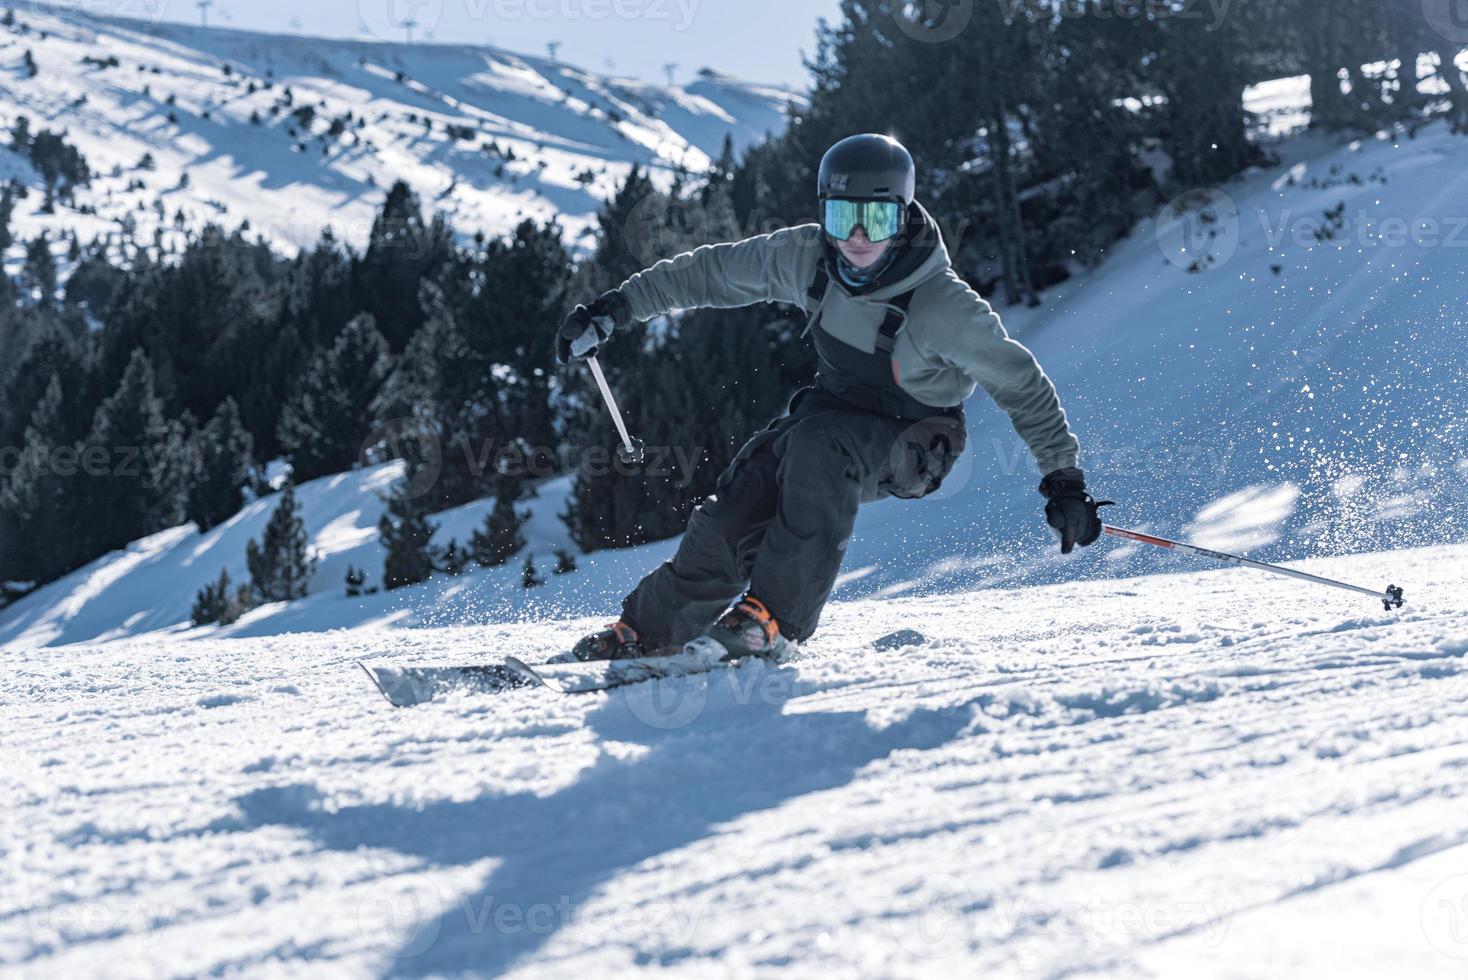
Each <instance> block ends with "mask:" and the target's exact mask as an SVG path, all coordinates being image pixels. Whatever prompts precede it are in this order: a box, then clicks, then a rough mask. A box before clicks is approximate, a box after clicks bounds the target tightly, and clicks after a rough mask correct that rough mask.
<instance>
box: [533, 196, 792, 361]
mask: <svg viewBox="0 0 1468 980" xmlns="http://www.w3.org/2000/svg"><path fill="white" fill-rule="evenodd" d="M820 255H821V240H820V227H819V226H818V225H800V226H797V227H794V228H784V229H781V230H780V231H776V232H773V233H771V234H768V235H758V236H756V237H754V238H746V239H744V240H743V241H739V242H727V243H725V244H722V245H704V246H702V247H700V248H696V249H694V250H693V251H691V252H684V253H683V254H681V255H676V256H674V257H673V258H671V259H665V260H663V261H662V262H659V263H658V264H657V265H654V266H653V267H652V268H650V269H646V270H644V271H642V272H639V273H636V274H635V275H633V276H632V277H631V278H630V279H628V280H627V281H626V282H624V283H623V284H622V285H621V286H619V287H618V288H616V289H613V290H609V291H608V292H605V293H603V294H602V295H601V296H599V297H597V299H596V300H595V301H593V302H592V303H590V304H589V305H587V306H578V307H577V308H576V309H575V310H573V311H572V312H571V314H570V315H569V316H568V317H567V318H566V322H565V323H564V324H563V325H562V326H561V333H560V337H559V338H558V343H557V354H558V356H559V358H560V360H561V363H563V364H565V363H567V362H569V361H570V360H571V359H573V358H580V357H587V356H589V355H591V354H594V353H595V352H596V350H597V347H598V346H599V345H600V344H601V343H602V342H604V341H605V340H606V339H607V338H608V337H610V336H611V335H612V333H613V332H614V331H615V330H617V329H619V328H621V327H625V326H626V325H627V324H628V323H631V322H633V321H635V320H651V319H652V318H654V317H657V316H662V315H663V314H666V313H672V312H673V311H674V310H692V309H699V308H715V309H732V308H734V307H739V306H750V305H752V304H754V303H768V302H781V303H793V304H799V303H800V302H801V300H802V298H803V297H804V296H805V291H806V289H807V288H808V287H809V285H810V281H811V279H812V278H813V277H814V275H815V267H816V264H817V262H818V261H819V259H820Z"/></svg>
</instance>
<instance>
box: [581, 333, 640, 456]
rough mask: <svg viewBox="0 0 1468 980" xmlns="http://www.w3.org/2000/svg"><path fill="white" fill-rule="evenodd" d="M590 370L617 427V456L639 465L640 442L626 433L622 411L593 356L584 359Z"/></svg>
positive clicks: (598, 363)
mask: <svg viewBox="0 0 1468 980" xmlns="http://www.w3.org/2000/svg"><path fill="white" fill-rule="evenodd" d="M586 363H587V365H588V366H589V367H590V368H591V375H592V377H594V378H596V386H597V387H598V388H600V389H601V396H602V398H603V399H604V400H605V401H606V403H607V410H608V411H610V412H611V413H612V422H613V423H615V424H616V426H617V435H619V436H621V437H622V445H621V447H620V448H619V449H618V450H617V455H618V456H620V457H621V458H622V462H624V463H629V464H630V463H640V462H642V457H643V447H642V440H640V439H633V438H632V436H630V435H628V433H627V423H626V422H625V421H623V419H622V410H621V409H619V408H618V407H617V399H616V398H615V397H613V395H612V388H611V386H610V385H608V384H607V376H606V375H604V374H602V373H601V364H600V362H598V361H597V359H596V357H595V355H593V356H591V357H588V358H587V359H586Z"/></svg>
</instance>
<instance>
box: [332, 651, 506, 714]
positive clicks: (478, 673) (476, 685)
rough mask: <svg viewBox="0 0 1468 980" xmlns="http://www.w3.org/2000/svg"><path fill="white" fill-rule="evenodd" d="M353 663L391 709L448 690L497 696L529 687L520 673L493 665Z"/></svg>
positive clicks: (422, 700) (421, 700) (433, 696)
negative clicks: (370, 681)
mask: <svg viewBox="0 0 1468 980" xmlns="http://www.w3.org/2000/svg"><path fill="white" fill-rule="evenodd" d="M356 663H357V666H359V667H361V668H362V669H363V670H365V671H366V672H367V676H368V677H370V678H372V683H373V684H375V685H377V689H378V690H379V691H381V692H382V696H383V697H385V698H387V700H388V703H389V704H391V705H392V706H393V707H395V708H411V707H413V706H414V705H418V704H423V703H425V702H427V701H432V700H433V699H434V698H435V697H438V696H439V695H441V694H446V693H448V692H450V691H456V690H468V691H473V692H475V693H482V694H499V693H500V692H502V691H512V690H514V689H516V688H519V687H528V686H529V685H530V681H528V680H526V679H525V677H524V675H523V674H521V673H519V672H517V671H514V670H511V669H509V668H508V667H504V666H500V665H495V664H491V665H475V666H467V667H386V666H371V665H369V664H366V663H363V662H362V661H360V660H358V661H357V662H356Z"/></svg>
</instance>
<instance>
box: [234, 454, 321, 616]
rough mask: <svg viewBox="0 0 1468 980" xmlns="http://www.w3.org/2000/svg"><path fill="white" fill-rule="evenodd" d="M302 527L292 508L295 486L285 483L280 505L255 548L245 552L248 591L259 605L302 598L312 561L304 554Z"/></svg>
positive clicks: (305, 541) (313, 568)
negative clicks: (248, 570) (256, 599)
mask: <svg viewBox="0 0 1468 980" xmlns="http://www.w3.org/2000/svg"><path fill="white" fill-rule="evenodd" d="M309 543H310V542H309V539H308V538H307V536H306V525H305V522H303V521H302V520H301V515H300V510H299V508H298V507H297V505H296V488H295V484H293V483H287V484H286V485H285V490H284V492H283V493H282V494H281V496H280V503H279V504H278V505H277V506H276V508H275V511H274V512H273V513H272V514H271V515H270V521H269V523H267V524H266V525H265V534H264V535H263V536H262V538H261V540H260V542H259V543H258V544H257V543H256V542H255V541H253V540H252V541H251V542H250V543H249V544H248V545H247V546H246V549H245V564H246V565H247V566H248V567H249V569H250V589H251V591H252V592H253V593H254V594H255V595H256V596H258V597H259V598H260V601H262V602H288V601H290V600H292V599H299V598H301V597H302V596H304V595H305V594H306V591H307V588H308V587H309V585H310V580H311V576H312V574H313V573H314V572H315V571H316V560H315V558H314V557H313V556H312V555H310V553H309V552H308V550H307V549H308V546H309Z"/></svg>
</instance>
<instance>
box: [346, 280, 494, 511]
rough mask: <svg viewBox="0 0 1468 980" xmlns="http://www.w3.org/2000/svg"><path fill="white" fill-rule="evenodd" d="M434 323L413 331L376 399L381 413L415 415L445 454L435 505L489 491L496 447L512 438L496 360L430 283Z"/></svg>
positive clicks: (427, 294) (427, 291)
mask: <svg viewBox="0 0 1468 980" xmlns="http://www.w3.org/2000/svg"><path fill="white" fill-rule="evenodd" d="M422 292H423V300H422V305H423V307H424V308H425V309H427V310H428V311H429V312H430V316H429V319H428V322H427V323H425V324H424V325H423V328H422V329H421V330H419V331H418V333H417V334H415V335H414V336H413V339H412V341H411V342H410V343H409V344H408V348H407V349H406V350H405V351H404V352H403V356H402V357H401V359H400V360H399V362H398V366H397V368H396V369H395V370H394V371H393V373H392V375H391V376H390V377H389V378H388V380H387V381H386V382H385V383H384V384H383V387H382V392H381V394H380V395H379V396H378V399H377V401H376V402H375V403H374V405H373V411H374V413H375V414H376V415H377V417H378V418H393V419H405V420H412V421H413V423H414V424H415V425H416V426H417V427H418V428H419V429H420V430H421V432H420V433H418V434H419V435H420V436H421V440H422V441H423V442H424V443H425V444H426V445H431V446H434V447H436V448H437V449H438V451H439V453H440V458H439V462H440V470H439V473H438V476H437V479H436V480H435V481H434V483H433V486H432V488H431V491H430V492H431V494H432V496H431V498H430V499H429V500H427V501H425V506H426V507H427V508H428V509H429V510H430V511H438V510H442V509H444V508H446V507H453V506H456V505H458V504H462V503H466V502H468V501H470V500H474V499H476V498H477V497H479V496H481V495H482V494H483V492H484V489H485V487H484V484H485V481H486V480H487V479H490V478H491V474H492V470H490V468H489V460H488V459H487V458H486V457H487V455H488V453H489V451H490V449H492V448H493V447H494V446H496V445H500V444H503V442H505V441H507V440H508V438H509V432H508V430H507V426H506V423H505V420H504V415H503V405H502V401H501V399H500V398H499V397H498V394H497V389H496V386H495V383H494V381H493V380H492V379H491V378H490V376H489V365H487V364H485V363H484V362H483V361H481V360H480V359H479V358H477V357H476V356H475V354H474V351H473V350H472V349H471V348H470V347H469V345H468V343H467V342H466V341H465V339H464V335H463V332H462V331H461V330H460V328H459V324H458V321H457V319H456V318H455V316H454V314H453V311H452V310H450V309H449V306H448V303H447V301H446V300H445V297H444V294H443V290H442V289H440V288H439V287H438V286H437V285H436V284H434V283H427V282H425V283H424V284H423V286H422Z"/></svg>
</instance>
